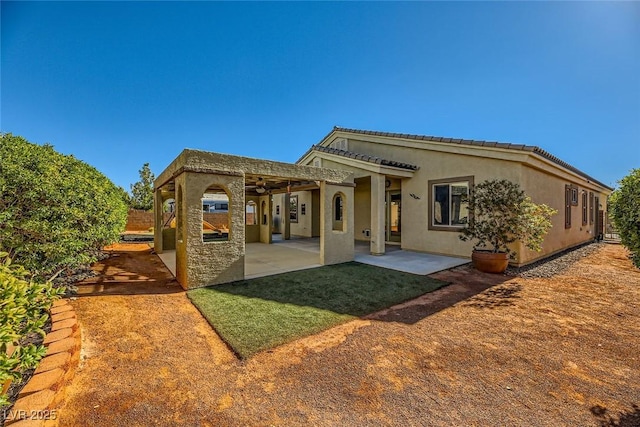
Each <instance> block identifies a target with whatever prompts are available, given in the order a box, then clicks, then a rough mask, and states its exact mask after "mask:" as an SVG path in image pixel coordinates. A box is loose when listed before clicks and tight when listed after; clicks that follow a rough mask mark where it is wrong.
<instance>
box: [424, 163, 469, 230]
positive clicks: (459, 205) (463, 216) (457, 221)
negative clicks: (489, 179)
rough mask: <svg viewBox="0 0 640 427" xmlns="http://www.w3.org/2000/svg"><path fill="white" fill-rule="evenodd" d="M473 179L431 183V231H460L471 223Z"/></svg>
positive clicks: (451, 179)
mask: <svg viewBox="0 0 640 427" xmlns="http://www.w3.org/2000/svg"><path fill="white" fill-rule="evenodd" d="M471 186H473V177H472V176H466V177H459V178H450V179H439V180H432V181H429V194H430V196H431V197H430V203H429V211H430V212H429V229H430V230H443V231H460V229H461V228H462V227H464V226H465V225H466V224H467V223H468V222H469V201H468V197H469V189H470V188H471Z"/></svg>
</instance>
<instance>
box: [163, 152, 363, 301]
mask: <svg viewBox="0 0 640 427" xmlns="http://www.w3.org/2000/svg"><path fill="white" fill-rule="evenodd" d="M154 187H155V208H154V212H155V226H154V250H155V252H156V253H157V254H159V255H160V256H161V258H165V259H167V260H168V261H169V258H170V257H171V254H170V252H169V251H175V254H174V255H173V257H174V259H175V261H174V262H173V264H174V265H175V268H174V269H173V270H172V271H173V272H174V274H175V276H176V279H177V280H178V282H179V283H180V284H181V286H182V287H183V288H184V289H191V288H197V287H202V286H208V285H215V284H221V283H227V282H233V281H236V280H243V279H245V278H246V277H247V273H248V274H249V276H251V275H253V274H256V273H255V272H253V271H252V270H251V266H252V265H253V261H252V260H253V259H254V258H253V257H252V259H251V260H249V262H247V260H246V256H247V254H248V253H251V252H253V250H252V249H247V248H248V246H249V245H252V244H263V245H264V246H267V247H271V243H272V222H273V218H272V216H273V213H272V212H273V195H277V194H281V195H283V196H284V200H285V202H284V203H283V210H284V212H285V215H286V212H287V209H288V198H289V196H290V195H291V193H292V192H297V191H313V192H315V193H316V194H317V195H318V198H319V203H318V206H319V211H318V212H315V214H316V215H317V218H316V220H317V223H318V224H319V227H318V228H319V230H318V231H319V233H318V234H319V237H318V240H319V253H318V256H315V258H316V260H315V261H314V262H313V263H312V265H314V266H317V265H327V264H336V263H342V262H347V261H352V260H353V259H354V237H353V209H354V187H355V184H354V182H353V174H352V173H351V172H349V171H341V170H333V169H327V168H319V167H312V166H302V165H295V164H289V163H282V162H273V161H268V160H260V159H252V158H247V157H239V156H231V155H227V154H219V153H211V152H205V151H196V150H188V149H187V150H184V151H183V152H182V153H181V154H180V155H179V156H178V157H177V158H176V159H175V160H174V161H173V162H172V163H171V164H170V165H169V166H168V167H167V169H165V170H164V171H163V172H162V173H161V174H160V175H159V176H158V178H157V179H156V181H155V183H154ZM207 197H210V198H213V199H215V198H217V199H216V200H218V202H217V203H218V205H219V206H220V209H219V210H218V212H219V214H220V215H218V216H216V217H214V218H213V219H211V221H207V220H206V219H205V213H204V212H203V200H204V199H205V198H207ZM222 198H224V200H225V201H226V203H221V202H220V200H222ZM170 200H171V201H172V203H173V206H174V212H175V218H172V219H170V220H165V218H164V217H163V211H164V205H165V202H167V201H170ZM212 204H213V205H215V204H216V202H213V203H212ZM222 205H224V206H222ZM216 213H217V212H216ZM283 234H284V236H285V237H286V238H288V237H289V231H288V230H287V229H286V226H285V230H284V233H283ZM278 251H282V249H275V250H274V252H272V253H271V255H272V256H273V257H274V258H276V259H279V260H280V261H283V260H287V259H288V255H286V254H284V253H280V254H278ZM165 252H166V255H164V254H165ZM293 258H294V259H297V260H299V257H293ZM168 261H167V262H166V263H167V264H168V265H169V264H171V263H170V262H168ZM287 262H289V261H287ZM290 262H297V261H290ZM256 264H265V262H264V261H262V262H260V261H256ZM265 265H266V264H265ZM303 265H307V261H304V262H302V264H301V265H300V266H303ZM289 267H293V266H291V265H290V266H289ZM247 268H249V270H247ZM262 268H264V266H263V267H262ZM279 268H280V267H277V266H274V267H273V269H272V270H273V271H277V270H278V269H279Z"/></svg>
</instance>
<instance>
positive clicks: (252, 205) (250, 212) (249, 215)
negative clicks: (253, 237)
mask: <svg viewBox="0 0 640 427" xmlns="http://www.w3.org/2000/svg"><path fill="white" fill-rule="evenodd" d="M256 210H257V205H256V202H254V201H252V200H251V201H249V202H247V205H246V206H245V215H244V223H245V224H246V225H256V224H257V223H258V219H257V216H258V215H257V212H256Z"/></svg>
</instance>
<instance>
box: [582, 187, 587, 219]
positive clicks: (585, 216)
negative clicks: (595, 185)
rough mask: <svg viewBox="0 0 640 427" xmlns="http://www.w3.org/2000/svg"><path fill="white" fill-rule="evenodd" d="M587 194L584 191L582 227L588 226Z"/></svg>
mask: <svg viewBox="0 0 640 427" xmlns="http://www.w3.org/2000/svg"><path fill="white" fill-rule="evenodd" d="M587 212H588V211H587V192H586V191H584V190H582V225H587V222H588V218H587Z"/></svg>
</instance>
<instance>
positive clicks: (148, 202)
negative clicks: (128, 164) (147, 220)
mask: <svg viewBox="0 0 640 427" xmlns="http://www.w3.org/2000/svg"><path fill="white" fill-rule="evenodd" d="M138 172H139V173H140V181H138V182H136V183H135V184H131V207H132V208H133V209H142V210H145V211H150V210H152V209H153V181H155V179H156V177H155V176H154V175H153V172H151V168H149V163H145V164H144V165H142V169H140V170H139V171H138Z"/></svg>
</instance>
